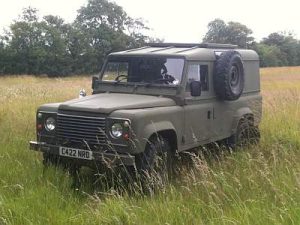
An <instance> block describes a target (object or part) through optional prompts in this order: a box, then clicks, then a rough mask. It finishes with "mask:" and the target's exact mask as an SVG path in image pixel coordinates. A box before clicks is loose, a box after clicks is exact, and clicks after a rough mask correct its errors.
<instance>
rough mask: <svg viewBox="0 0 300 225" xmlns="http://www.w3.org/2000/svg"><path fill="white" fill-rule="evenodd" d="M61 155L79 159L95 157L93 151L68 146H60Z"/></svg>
mask: <svg viewBox="0 0 300 225" xmlns="http://www.w3.org/2000/svg"><path fill="white" fill-rule="evenodd" d="M59 155H61V156H66V157H70V158H77V159H87V160H92V159H93V152H92V151H87V150H82V149H76V148H68V147H59Z"/></svg>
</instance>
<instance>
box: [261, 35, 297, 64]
mask: <svg viewBox="0 0 300 225" xmlns="http://www.w3.org/2000/svg"><path fill="white" fill-rule="evenodd" d="M262 43H263V44H266V45H269V46H276V47H278V48H279V49H280V51H281V54H282V57H281V61H282V65H286V66H295V65H299V55H300V52H299V48H298V46H299V41H298V40H296V39H295V38H294V37H293V34H291V33H288V34H286V33H284V32H281V33H271V34H270V35H269V36H268V37H266V38H263V40H262Z"/></svg>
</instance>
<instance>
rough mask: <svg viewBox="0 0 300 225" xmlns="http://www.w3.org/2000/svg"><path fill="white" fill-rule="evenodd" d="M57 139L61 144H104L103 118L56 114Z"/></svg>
mask: <svg viewBox="0 0 300 225" xmlns="http://www.w3.org/2000/svg"><path fill="white" fill-rule="evenodd" d="M57 137H58V140H59V142H61V143H62V142H64V141H67V142H80V143H82V142H86V143H88V144H105V143H106V135H105V118H103V117H88V116H78V115H67V114H58V115H57Z"/></svg>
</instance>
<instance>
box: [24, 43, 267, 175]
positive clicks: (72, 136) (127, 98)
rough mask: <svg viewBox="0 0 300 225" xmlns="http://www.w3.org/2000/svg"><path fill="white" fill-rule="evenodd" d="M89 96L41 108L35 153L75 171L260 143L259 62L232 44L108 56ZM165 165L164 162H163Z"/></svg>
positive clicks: (168, 46) (146, 165)
mask: <svg viewBox="0 0 300 225" xmlns="http://www.w3.org/2000/svg"><path fill="white" fill-rule="evenodd" d="M92 89H93V91H92V95H90V96H86V97H81V98H77V99H73V100H70V101H66V102H61V103H50V104H45V105H42V106H40V107H39V108H38V110H37V114H36V121H37V126H36V127H37V141H31V142H30V148H31V149H32V150H36V151H41V152H43V157H44V161H45V162H50V163H51V162H57V160H59V161H60V162H61V163H69V164H72V165H73V166H76V168H80V167H81V166H88V167H91V168H95V167H97V165H102V166H103V165H109V166H129V167H131V166H132V167H134V168H136V170H137V171H151V170H153V169H154V168H155V166H157V159H159V158H160V159H163V160H164V164H165V165H169V164H171V163H172V162H171V160H172V155H174V154H175V152H182V151H186V150H189V149H192V148H196V147H199V146H203V145H206V144H209V143H212V142H219V141H222V142H223V143H225V144H226V145H228V146H230V147H232V148H234V147H235V146H237V145H243V144H244V143H249V142H256V141H258V139H259V130H258V125H259V123H260V120H261V111H262V97H261V94H260V75H259V58H258V55H257V54H256V53H255V52H254V51H252V50H246V49H239V48H237V46H234V45H227V44H209V43H203V44H180V43H153V44H148V45H147V46H145V47H142V48H137V49H130V50H126V51H122V52H115V53H111V54H109V55H108V57H107V59H106V61H105V63H104V65H103V68H102V71H101V72H100V74H99V76H94V77H93V80H92ZM161 155H163V156H166V157H159V156H161Z"/></svg>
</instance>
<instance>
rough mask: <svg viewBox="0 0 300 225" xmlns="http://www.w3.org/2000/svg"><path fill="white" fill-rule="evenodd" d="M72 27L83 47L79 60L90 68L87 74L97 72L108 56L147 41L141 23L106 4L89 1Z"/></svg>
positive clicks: (105, 1) (102, 0) (94, 0)
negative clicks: (75, 30) (74, 28)
mask: <svg viewBox="0 0 300 225" xmlns="http://www.w3.org/2000/svg"><path fill="white" fill-rule="evenodd" d="M74 25H75V27H76V29H77V37H78V38H77V41H79V40H80V41H81V45H82V46H84V51H83V52H82V53H81V54H80V59H79V60H80V62H81V64H82V66H84V68H89V71H87V72H88V73H92V72H96V71H99V70H100V67H101V65H102V63H103V59H104V56H106V55H107V54H108V53H110V52H112V51H118V50H122V49H124V48H128V47H136V46H140V45H142V44H143V43H144V42H145V40H146V39H147V37H146V36H144V35H142V33H141V32H142V31H143V30H145V29H147V27H146V26H145V25H144V23H143V22H142V21H141V20H136V19H132V18H131V17H129V16H127V14H126V12H125V11H124V10H123V8H122V7H120V6H118V5H117V4H115V3H113V2H109V1H107V0H89V2H88V4H87V6H83V7H81V8H80V9H79V11H78V16H77V18H76V20H75V23H74ZM83 34H84V35H83ZM82 36H84V39H81V38H80V37H82ZM72 46H74V45H72Z"/></svg>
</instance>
